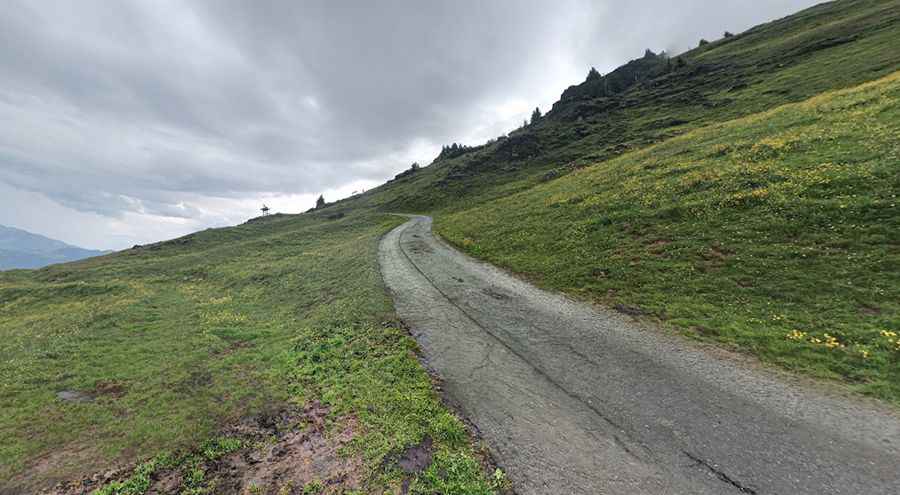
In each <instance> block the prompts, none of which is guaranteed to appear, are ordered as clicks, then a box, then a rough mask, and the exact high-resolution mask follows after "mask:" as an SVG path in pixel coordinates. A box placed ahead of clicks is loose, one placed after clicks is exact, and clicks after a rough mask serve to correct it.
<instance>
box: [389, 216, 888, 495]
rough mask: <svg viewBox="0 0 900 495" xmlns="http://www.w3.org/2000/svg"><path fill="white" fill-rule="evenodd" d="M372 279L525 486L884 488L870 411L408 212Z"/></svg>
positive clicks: (878, 434) (783, 490) (882, 416)
mask: <svg viewBox="0 0 900 495" xmlns="http://www.w3.org/2000/svg"><path fill="white" fill-rule="evenodd" d="M380 262H381V268H382V273H383V275H384V279H385V282H386V284H387V285H388V287H389V288H390V290H391V292H392V295H393V297H394V301H395V304H396V308H397V311H398V313H399V314H400V316H401V317H402V318H403V319H404V321H405V322H406V323H407V324H408V325H409V326H410V327H411V328H412V331H413V333H414V335H415V337H416V339H417V340H418V341H419V342H420V344H421V346H422V348H423V350H424V352H425V355H426V358H427V360H428V364H429V366H431V367H432V368H433V369H434V370H435V372H437V373H438V374H439V375H440V376H441V377H442V378H443V380H444V383H445V389H446V390H447V392H448V394H449V396H450V397H451V399H452V400H453V401H454V402H456V403H457V405H458V407H459V408H460V409H461V411H462V412H463V413H464V414H465V415H466V416H467V417H468V418H469V419H470V420H471V421H472V422H473V423H474V424H475V425H476V426H477V427H478V429H479V430H480V433H481V435H482V436H483V437H484V439H485V440H486V441H487V443H488V445H489V446H490V448H491V450H492V452H493V454H494V456H495V457H496V459H497V461H498V463H499V464H500V465H501V466H502V467H504V468H505V469H506V470H507V472H508V473H509V475H510V477H511V478H512V480H513V483H514V486H515V488H516V491H517V492H518V493H520V494H522V495H527V494H534V493H541V494H544V493H546V494H566V493H583V494H594V493H604V494H644V493H647V494H650V493H652V494H701V493H702V494H707V493H708V494H713V493H715V494H719V493H726V494H727V493H736V494H739V493H751V494H752V493H756V494H761V495H762V494H786V495H789V494H804V493H809V494H896V493H898V492H900V468H898V466H900V420H898V418H897V416H896V415H894V414H893V413H892V412H890V411H886V410H882V409H880V407H879V406H877V405H873V404H869V403H862V402H860V401H859V400H858V399H844V398H840V397H837V396H836V395H833V394H831V393H825V392H821V391H818V388H817V387H805V386H801V385H803V384H804V382H803V380H799V379H798V380H793V379H791V380H788V379H785V378H784V377H783V376H781V375H780V374H778V375H776V374H775V373H773V372H769V371H765V370H762V369H760V367H759V366H755V365H752V364H748V363H747V362H745V361H742V360H740V359H736V358H734V357H731V356H728V355H727V354H725V353H723V352H711V351H709V350H701V349H699V348H698V347H697V346H696V345H695V344H692V343H688V342H685V341H683V340H682V339H680V338H678V337H674V336H670V335H665V334H663V333H661V332H659V331H656V330H652V329H647V328H644V327H643V326H641V325H640V324H638V323H636V322H634V321H633V320H632V319H631V318H629V317H627V316H624V315H620V314H618V313H615V312H612V311H606V310H603V309H600V308H596V307H592V306H589V305H586V304H581V303H576V302H573V301H571V300H569V299H567V298H565V297H562V296H559V295H556V294H551V293H548V292H545V291H542V290H539V289H537V288H535V287H533V286H531V285H529V284H527V283H524V282H522V281H520V280H518V279H516V278H514V277H511V276H509V275H507V274H505V273H504V272H502V271H501V270H498V269H496V268H494V267H492V266H490V265H487V264H485V263H481V262H478V261H475V260H472V259H471V258H469V257H467V256H465V255H463V254H461V253H459V252H458V251H456V250H454V249H452V248H450V247H449V246H447V245H446V244H444V243H443V242H441V241H440V240H437V239H435V238H434V236H432V234H431V219H430V218H428V217H421V216H418V217H412V218H411V220H410V221H409V222H407V223H405V224H403V225H402V226H400V227H398V228H397V229H395V230H393V231H392V232H390V233H389V234H388V235H387V236H385V238H384V239H383V240H382V243H381V252H380Z"/></svg>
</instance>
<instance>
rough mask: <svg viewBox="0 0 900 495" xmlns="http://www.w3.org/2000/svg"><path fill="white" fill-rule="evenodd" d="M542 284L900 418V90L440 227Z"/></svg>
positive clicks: (702, 142)
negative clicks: (836, 389) (849, 392)
mask: <svg viewBox="0 0 900 495" xmlns="http://www.w3.org/2000/svg"><path fill="white" fill-rule="evenodd" d="M435 229H436V230H437V232H438V233H440V234H441V235H442V236H444V237H445V238H446V239H447V240H449V241H450V242H452V243H453V244H454V245H456V246H459V247H460V248H461V249H462V250H464V251H466V252H468V253H470V254H472V255H474V256H476V257H478V258H481V259H485V260H486V261H490V262H491V263H493V264H495V265H497V266H501V267H503V268H507V269H509V270H511V271H513V272H515V273H519V274H523V275H524V276H526V277H528V279H529V280H532V281H533V282H534V283H535V284H537V285H539V286H541V287H544V288H548V289H551V290H558V291H561V292H565V293H568V294H571V295H573V296H575V297H578V298H584V299H588V300H591V301H595V302H598V303H600V304H603V305H605V306H608V307H620V308H622V309H624V310H626V311H632V312H642V313H644V314H646V315H648V316H649V317H652V318H658V319H660V320H663V321H664V322H665V323H666V324H667V325H669V326H671V327H674V328H677V329H682V330H683V331H684V332H685V333H686V334H688V335H691V336H692V337H695V338H698V339H704V340H709V341H716V342H718V343H722V344H725V345H728V346H731V347H733V348H737V349H740V350H741V351H745V352H748V353H752V354H754V355H755V356H757V357H759V358H760V359H762V360H763V361H766V362H768V363H773V364H777V365H778V366H781V367H784V368H787V369H791V370H794V371H798V372H802V373H805V374H809V375H812V376H816V377H820V378H826V379H830V380H839V381H841V382H842V383H843V384H844V385H845V386H847V387H850V388H852V389H854V390H856V391H858V392H861V393H864V394H868V395H871V396H874V397H877V398H879V399H883V400H886V401H889V402H892V403H893V404H895V405H897V406H900V72H895V73H893V74H891V75H889V76H887V77H884V78H881V79H878V80H876V81H872V82H870V83H866V84H863V85H860V86H857V87H854V88H849V89H846V90H840V91H832V92H829V93H824V94H822V95H819V96H816V97H814V98H811V99H809V100H806V101H804V102H800V103H796V104H789V105H784V106H782V107H779V108H775V109H773V110H770V111H767V112H763V113H761V114H757V115H752V116H749V117H745V118H740V119H737V120H733V121H730V122H725V123H722V124H716V125H712V126H709V127H705V128H702V129H698V130H695V131H691V132H689V133H687V134H685V135H683V136H680V137H676V138H673V139H671V140H668V141H666V142H663V143H660V144H658V145H655V146H652V147H648V148H646V149H642V150H639V151H635V152H632V153H628V154H626V155H623V156H621V157H618V158H615V159H613V160H608V161H602V162H597V163H594V164H592V165H591V166H589V167H585V168H583V169H580V170H577V171H575V172H573V173H571V174H569V175H566V176H564V177H560V178H558V179H555V180H552V181H549V182H546V183H543V184H540V185H538V186H535V187H533V188H530V189H528V190H526V191H523V192H520V193H517V194H512V195H510V196H507V197H505V198H503V199H500V200H496V201H490V202H485V203H481V204H476V205H475V206H473V207H471V208H467V209H465V210H462V211H459V212H451V213H447V214H436V215H435Z"/></svg>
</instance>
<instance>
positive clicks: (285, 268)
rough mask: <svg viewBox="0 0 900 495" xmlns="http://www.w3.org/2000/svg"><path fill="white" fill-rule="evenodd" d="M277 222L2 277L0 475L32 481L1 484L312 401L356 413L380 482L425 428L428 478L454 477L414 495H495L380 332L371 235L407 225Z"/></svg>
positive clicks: (444, 415)
mask: <svg viewBox="0 0 900 495" xmlns="http://www.w3.org/2000/svg"><path fill="white" fill-rule="evenodd" d="M270 218H271V219H270V220H266V221H264V222H254V223H250V224H245V225H242V226H239V227H234V228H228V229H218V230H208V231H204V232H200V233H197V234H194V235H191V236H188V237H186V238H182V239H180V240H175V241H170V242H168V243H164V244H161V245H156V246H148V247H144V248H141V249H133V250H128V251H125V252H122V253H119V254H116V255H112V256H106V257H103V258H97V259H92V260H87V261H84V262H78V263H71V264H67V265H57V266H53V267H49V268H47V269H43V270H39V271H13V272H4V273H0V301H2V303H0V335H2V336H3V338H2V339H0V397H2V401H3V408H2V409H0V459H2V463H0V479H8V477H10V476H12V475H22V474H23V473H24V477H20V478H18V479H17V480H15V481H13V482H10V483H9V484H8V485H7V486H6V488H10V487H11V486H15V485H16V484H19V483H24V484H25V486H35V485H40V484H43V483H46V482H48V481H51V480H54V479H64V478H70V477H74V476H79V475H84V474H87V473H90V472H91V471H93V470H98V469H105V468H106V467H108V466H109V465H110V464H112V463H114V462H116V461H129V460H132V459H135V458H146V457H149V456H153V455H156V454H157V453H160V452H167V451H173V450H178V449H190V448H191V447H192V446H194V445H199V444H200V443H202V442H203V441H204V440H205V439H207V438H210V437H211V436H212V435H214V433H215V431H216V430H217V429H218V428H219V427H221V426H222V425H224V424H226V423H229V422H233V421H235V420H236V419H238V418H239V417H241V416H244V415H246V414H251V413H253V412H255V411H261V410H263V409H267V408H273V407H277V406H278V404H279V403H287V402H292V403H296V404H299V405H302V404H304V403H305V402H306V401H309V400H314V399H319V400H322V401H324V402H326V403H328V404H330V405H331V406H332V408H333V416H334V417H335V418H338V417H344V416H348V415H353V416H355V417H356V418H358V420H359V421H360V424H361V426H362V432H363V433H362V436H361V437H360V438H358V441H357V443H356V444H355V445H356V447H355V448H356V452H357V453H360V454H361V455H363V456H364V457H365V459H366V461H367V466H368V469H370V470H371V472H370V473H369V474H368V478H369V479H370V481H371V483H372V489H374V487H377V486H382V485H384V484H385V483H387V484H390V483H392V479H393V478H395V477H396V476H395V475H392V474H391V473H390V472H389V471H385V467H384V466H382V461H383V460H384V459H385V457H386V456H388V455H394V454H397V452H399V451H401V450H402V449H403V448H404V447H405V446H407V445H410V444H414V443H416V442H418V441H420V440H421V439H422V438H423V436H424V435H428V436H430V437H432V438H434V439H435V442H436V444H437V445H438V446H439V448H438V456H437V457H436V459H437V461H436V463H435V466H434V469H437V470H440V471H441V472H448V473H451V478H452V477H453V476H455V479H451V480H449V481H447V480H443V481H442V480H440V479H439V478H437V477H433V478H431V479H425V478H423V479H422V480H420V481H418V482H416V484H414V486H418V487H419V488H420V489H422V490H425V491H428V490H430V489H436V487H437V486H438V484H439V483H444V482H450V483H457V488H458V492H460V491H459V490H462V491H465V492H468V491H474V492H486V491H488V488H487V487H488V485H487V484H486V482H485V481H484V479H483V478H482V474H481V471H480V467H479V464H478V463H477V462H475V460H474V459H475V458H474V457H473V453H472V451H471V449H470V447H469V443H468V437H467V436H466V434H465V431H464V429H463V427H462V425H461V424H460V422H459V421H458V420H457V419H456V418H455V417H454V416H453V415H451V414H450V413H449V412H448V411H447V410H446V409H445V408H444V407H443V406H442V405H441V404H440V402H439V400H438V398H437V397H436V395H435V393H434V391H433V388H432V384H431V382H430V379H429V377H428V376H427V374H426V373H425V372H424V370H423V369H422V367H421V366H420V365H419V363H418V362H417V360H416V358H415V356H414V354H413V351H414V349H415V344H414V342H413V341H412V340H411V339H410V338H409V337H408V336H407V334H406V333H405V332H404V331H402V330H400V329H398V327H397V326H396V325H395V324H391V325H387V326H384V325H382V322H383V321H393V316H392V308H391V305H390V301H389V299H388V297H387V296H386V294H385V292H384V289H383V287H382V285H381V279H380V276H379V274H378V272H377V262H376V259H375V255H376V252H377V240H378V238H379V236H380V235H381V234H382V233H384V232H386V231H387V230H389V229H390V228H391V227H393V226H395V225H397V224H398V223H399V222H401V221H402V220H400V219H399V218H396V217H386V216H378V215H353V216H348V217H346V218H344V219H341V220H327V219H325V218H324V217H322V216H316V215H304V216H301V217H270ZM61 390H69V391H77V392H82V393H87V394H91V395H93V396H95V397H96V399H95V400H94V401H93V402H84V403H72V402H63V401H60V400H58V399H57V398H56V393H57V392H59V391H61ZM3 488H4V483H0V491H2V489H3Z"/></svg>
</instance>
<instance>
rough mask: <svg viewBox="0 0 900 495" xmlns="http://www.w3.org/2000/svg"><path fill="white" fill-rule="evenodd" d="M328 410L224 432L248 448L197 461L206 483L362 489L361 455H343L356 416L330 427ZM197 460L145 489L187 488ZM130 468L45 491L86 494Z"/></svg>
mask: <svg viewBox="0 0 900 495" xmlns="http://www.w3.org/2000/svg"><path fill="white" fill-rule="evenodd" d="M328 412H329V409H328V407H327V406H324V405H322V404H321V403H319V402H318V401H314V402H311V403H310V404H308V405H307V406H306V407H304V409H303V411H297V410H283V411H278V412H276V413H270V414H264V415H260V416H257V417H254V418H250V419H247V420H244V421H242V422H240V423H239V424H237V425H234V426H232V427H230V428H228V429H226V430H225V431H224V432H223V435H224V436H226V437H229V438H238V439H240V440H241V441H242V442H244V443H245V444H246V445H248V447H245V448H242V449H240V450H237V451H235V452H232V453H230V454H227V455H225V456H223V457H221V458H218V459H215V460H210V461H206V462H204V463H202V464H201V465H199V469H202V470H203V472H204V475H203V479H204V487H206V488H207V489H208V493H216V494H250V493H253V494H254V495H256V494H278V495H290V494H301V493H304V488H306V487H316V488H315V491H314V493H317V494H339V493H345V492H347V491H349V490H359V489H360V486H361V485H362V482H363V480H364V479H365V478H366V466H365V464H364V462H363V460H362V459H361V458H360V457H358V456H348V455H343V454H342V453H341V452H340V451H341V448H342V447H344V446H346V445H347V444H348V443H349V442H350V441H351V440H352V439H353V438H354V437H355V436H356V435H357V433H358V430H359V424H358V422H357V420H356V418H353V417H344V418H340V419H339V420H337V422H336V424H335V425H333V426H332V427H330V428H327V429H326V417H327V415H328ZM197 468H198V466H197V465H190V466H189V465H187V464H185V465H179V466H177V467H174V468H170V469H164V470H161V471H159V472H156V473H154V474H153V476H152V479H151V484H150V488H149V489H148V491H147V492H146V493H148V494H154V495H162V494H169V493H179V492H181V491H182V490H183V489H184V488H186V486H185V485H186V483H187V479H188V477H189V476H190V473H189V472H188V471H189V470H191V469H197ZM131 471H132V469H115V470H110V471H107V472H105V473H98V474H96V475H94V476H92V477H90V478H85V479H82V480H78V481H74V482H69V483H61V484H59V485H57V486H56V487H54V488H53V489H51V490H47V491H44V492H42V493H43V494H44V495H87V494H90V493H91V492H92V491H94V490H96V489H97V488H99V487H101V486H103V485H105V484H107V483H110V482H112V481H116V480H120V479H124V478H126V477H127V476H128V475H129V474H130V473H131Z"/></svg>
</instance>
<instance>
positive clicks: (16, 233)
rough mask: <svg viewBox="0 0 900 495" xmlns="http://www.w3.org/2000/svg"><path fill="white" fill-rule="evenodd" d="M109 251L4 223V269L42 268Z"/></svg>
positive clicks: (0, 232) (0, 231) (0, 250)
mask: <svg viewBox="0 0 900 495" xmlns="http://www.w3.org/2000/svg"><path fill="white" fill-rule="evenodd" d="M107 253H109V251H97V250H94V249H84V248H80V247H77V246H72V245H71V244H66V243H65V242H62V241H57V240H56V239H50V238H49V237H44V236H42V235H38V234H32V233H31V232H27V231H24V230H21V229H16V228H13V227H5V226H3V225H0V270H11V269H13V268H41V267H43V266H47V265H52V264H54V263H65V262H67V261H75V260H80V259H83V258H90V257H91V256H99V255H101V254H107Z"/></svg>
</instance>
